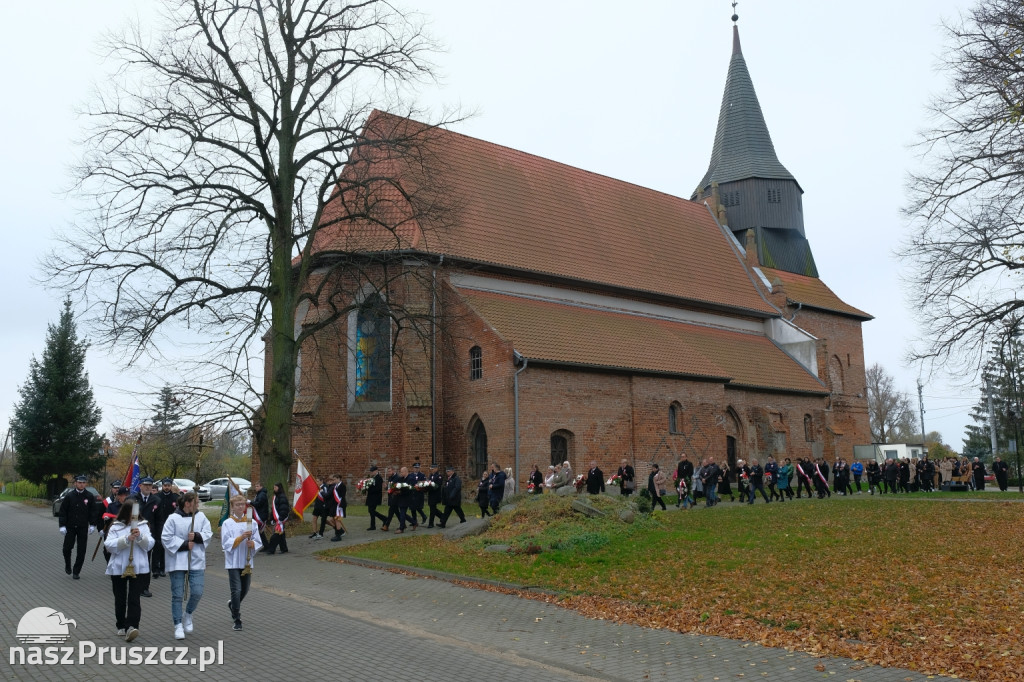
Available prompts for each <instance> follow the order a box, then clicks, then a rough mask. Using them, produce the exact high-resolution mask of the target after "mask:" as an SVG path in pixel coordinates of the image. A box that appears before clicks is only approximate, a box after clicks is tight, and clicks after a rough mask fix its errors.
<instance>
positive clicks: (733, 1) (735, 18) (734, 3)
mask: <svg viewBox="0 0 1024 682" xmlns="http://www.w3.org/2000/svg"><path fill="white" fill-rule="evenodd" d="M736 2H737V0H732V23H734V24H735V23H736V22H737V21H739V19H740V15H738V14H736Z"/></svg>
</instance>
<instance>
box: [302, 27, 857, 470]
mask: <svg viewBox="0 0 1024 682" xmlns="http://www.w3.org/2000/svg"><path fill="white" fill-rule="evenodd" d="M403 126H404V127H408V128H410V129H412V128H416V127H417V126H420V124H417V123H416V122H413V121H410V120H408V119H404V118H399V117H395V116H392V115H389V114H385V113H381V112H374V113H373V114H372V115H371V116H370V117H369V118H368V120H367V121H366V124H365V132H364V135H366V136H369V137H372V136H373V131H374V130H375V129H378V128H380V129H383V128H388V129H390V130H394V129H396V128H400V127H403ZM428 145H429V146H430V154H429V156H430V158H431V160H432V167H433V168H434V169H435V170H436V169H441V170H440V171H438V173H437V174H438V176H439V177H441V178H442V183H441V184H443V186H444V192H445V195H446V198H447V201H448V202H449V204H450V205H451V206H452V207H454V208H453V209H452V210H451V212H450V213H449V216H450V217H449V219H447V220H442V219H439V218H436V216H435V217H432V216H431V215H430V212H429V211H424V212H413V211H411V210H409V209H408V207H405V206H404V205H403V201H405V200H406V197H408V196H412V194H413V192H411V191H410V192H409V193H408V194H406V193H405V190H399V191H397V192H396V191H394V189H395V188H400V187H402V185H403V184H404V185H405V187H406V188H408V187H414V186H416V185H417V183H422V182H423V180H422V178H421V177H418V175H419V174H420V173H421V171H422V169H421V168H419V167H417V166H416V164H412V163H409V162H408V159H405V160H401V161H396V160H395V158H392V157H390V156H387V155H383V156H382V155H381V154H380V153H379V150H378V153H377V154H376V155H373V154H371V155H370V156H368V157H365V158H363V159H362V160H363V161H366V160H367V159H370V160H369V161H368V162H367V164H368V165H369V166H373V167H380V166H386V167H387V170H388V172H389V173H390V177H393V178H395V181H394V182H393V183H392V184H391V185H389V191H388V192H384V194H386V195H387V196H386V197H385V198H384V200H382V202H381V203H382V204H386V205H387V208H386V211H385V212H387V213H389V214H391V215H395V214H397V215H400V216H402V217H401V218H400V219H399V220H398V221H395V222H394V224H393V226H392V227H391V228H390V229H388V230H386V231H385V232H386V238H382V237H381V234H380V232H381V231H380V230H377V233H375V232H374V228H373V227H368V225H371V224H376V225H378V226H379V224H380V223H379V221H374V220H371V219H361V221H360V220H355V221H342V222H339V223H337V224H336V225H332V226H330V227H323V228H321V230H320V232H319V233H318V234H317V237H316V240H315V241H314V249H313V255H312V256H311V257H312V258H313V259H314V263H313V266H314V267H315V268H317V269H316V270H315V272H321V273H323V274H322V275H320V279H319V280H317V279H316V277H314V278H313V284H312V285H311V286H316V287H318V291H320V292H324V291H328V290H330V291H334V292H348V293H347V294H345V296H347V297H348V300H343V301H340V304H341V305H343V306H349V308H350V309H347V310H348V311H347V312H346V313H345V314H344V315H342V316H341V317H340V318H339V319H338V320H337V321H336V322H334V323H332V324H330V325H329V326H327V327H325V328H323V329H322V330H320V331H319V332H317V333H316V334H315V336H314V337H312V338H310V339H308V340H307V341H306V342H305V343H304V344H303V346H302V348H301V350H300V369H299V381H298V387H297V397H296V401H295V408H294V416H295V422H294V424H295V426H294V428H293V443H292V445H293V447H294V448H295V449H296V450H297V451H298V452H299V453H300V457H301V458H302V459H303V461H304V462H305V463H306V465H307V467H309V468H310V469H311V470H312V471H313V472H314V473H317V474H320V473H328V472H334V471H339V472H342V473H343V474H344V475H346V476H353V477H358V476H360V475H361V474H362V473H363V472H364V471H365V470H366V469H367V467H369V466H370V465H371V464H377V465H380V466H382V467H383V466H384V465H386V464H410V463H412V462H414V461H420V462H422V463H424V465H425V464H427V463H429V462H432V461H433V462H437V463H439V464H441V465H442V466H444V465H448V464H452V465H454V466H455V467H456V468H457V469H458V471H459V473H460V474H462V475H463V477H464V478H465V477H466V476H472V475H477V474H479V472H480V471H482V470H483V469H484V468H485V466H486V465H487V464H488V463H490V462H497V463H498V464H499V465H500V466H501V467H503V468H504V467H513V468H514V469H516V472H517V477H518V480H519V481H522V480H523V479H524V478H525V477H526V476H527V474H528V472H529V471H530V469H531V466H532V465H534V464H536V465H538V466H540V467H541V468H542V469H545V468H546V467H547V465H548V464H549V463H551V462H561V461H565V460H568V461H570V462H571V463H572V465H573V468H574V469H575V470H576V471H583V470H585V469H586V468H588V467H589V463H590V462H591V461H592V460H597V461H598V462H599V463H600V465H601V467H602V468H603V469H604V470H605V471H606V472H608V471H614V470H615V468H616V467H617V466H618V462H619V461H620V460H621V459H623V458H626V459H628V460H630V461H631V462H632V463H633V464H634V465H635V466H636V467H637V469H638V474H641V475H645V473H646V471H647V470H648V468H649V464H650V463H652V462H659V463H660V464H661V465H662V466H663V467H665V466H674V464H675V462H676V461H677V460H678V459H679V457H680V455H682V454H683V453H686V454H687V455H688V456H689V457H690V459H698V458H703V457H706V456H713V457H715V459H716V460H718V461H722V460H726V461H728V462H729V463H730V464H732V463H733V462H735V460H736V459H747V460H749V459H750V458H752V457H757V458H759V459H761V460H762V461H763V459H764V458H765V457H766V456H767V455H769V454H771V455H774V456H775V457H777V458H781V457H790V458H796V457H803V456H825V457H827V458H830V459H831V458H832V457H833V456H845V457H847V458H852V456H853V446H854V445H855V444H864V443H869V442H870V436H869V431H868V410H867V400H866V397H865V378H864V372H865V366H864V350H863V343H862V338H861V323H863V322H865V321H867V320H870V319H871V316H870V315H868V314H867V313H865V312H863V311H861V310H858V309H857V308H854V307H853V306H850V305H848V304H846V303H844V302H843V301H842V300H841V299H840V298H839V297H838V296H837V295H836V294H835V293H833V292H832V290H831V289H829V287H828V286H826V284H825V283H824V282H823V281H822V280H821V279H820V278H819V273H818V270H817V267H816V265H815V261H814V257H813V254H812V252H811V247H810V242H809V240H808V239H807V236H806V233H805V230H804V217H803V210H802V198H801V195H802V193H803V190H802V189H801V188H800V184H799V183H798V182H797V180H796V178H795V177H794V176H793V175H792V174H791V173H790V172H789V171H788V170H787V169H786V168H785V166H783V165H782V163H781V162H780V161H779V159H778V157H777V156H776V153H775V148H774V146H773V144H772V140H771V136H770V135H769V132H768V128H767V126H766V124H765V121H764V117H763V115H762V112H761V107H760V104H759V103H758V99H757V95H756V94H755V91H754V87H753V83H752V81H751V79H750V75H749V73H748V71H747V66H746V63H745V61H744V58H743V54H742V51H741V49H740V42H739V33H738V29H737V28H736V27H735V26H734V27H733V53H732V58H731V61H730V64H729V71H728V77H727V80H726V84H725V92H724V96H723V98H722V106H721V112H720V115H719V120H718V128H717V131H716V133H715V139H714V146H713V150H712V154H711V161H710V164H709V166H708V170H707V173H706V174H705V175H704V177H703V178H701V179H700V180H699V182H698V183H697V185H696V189H695V190H694V191H693V193H692V195H691V196H690V197H689V198H688V199H687V198H682V197H676V196H671V195H668V194H664V193H661V192H656V191H654V190H650V189H646V188H644V187H638V186H636V185H633V184H630V183H627V182H623V181H619V180H615V179H612V178H608V177H605V176H602V175H598V174H595V173H590V172H587V171H585V170H581V169H578V168H573V167H570V166H566V165H563V164H560V163H558V162H556V161H551V160H548V159H545V158H542V157H539V156H534V155H532V154H529V153H526V152H523V151H518V150H515V149H509V148H507V147H502V146H500V145H497V144H493V143H490V142H486V141H484V140H479V139H474V138H472V137H467V136H465V135H460V134H458V133H455V132H450V131H445V130H434V131H432V132H431V135H430V136H429V142H428ZM370 157H372V158H370ZM357 164H358V161H357V160H355V161H352V162H351V165H353V166H355V165H357ZM353 172H355V171H353ZM378 191H379V188H378ZM344 194H345V193H344V192H341V191H339V192H338V193H336V196H335V198H334V199H333V200H332V202H331V204H330V205H329V206H328V209H330V211H334V212H335V213H337V212H344V211H348V212H350V213H351V212H352V211H353V209H352V206H353V205H354V203H353V202H347V201H346V200H345V196H344ZM364 203H365V202H364ZM327 214H328V215H329V211H328V213H327ZM441 223H443V227H441V226H440V224H441ZM356 225H359V227H355V226H356ZM811 234H812V236H813V231H812V233H811ZM352 254H359V255H361V256H362V257H363V258H362V260H360V258H359V257H355V258H353V255H352ZM346 259H347V260H346ZM343 261H344V262H345V263H346V265H345V266H344V267H337V266H338V264H339V263H341V262H343ZM357 271H358V274H356V273H357ZM361 278H362V279H361ZM332 280H333V282H334V283H333V284H332V283H331V281H332ZM364 280H365V281H364ZM382 283H383V284H382ZM385 290H386V292H387V296H386V297H384V296H382V292H384V291H385ZM318 295H319V296H320V298H319V299H315V302H314V303H313V304H312V305H311V304H310V303H309V302H308V301H307V302H306V303H304V304H303V305H302V306H300V309H299V311H298V312H299V314H298V316H297V321H296V328H297V329H299V328H300V327H299V326H298V325H308V324H315V322H316V320H317V319H320V317H319V316H320V315H322V314H323V309H322V308H321V305H324V304H325V303H324V301H325V296H326V295H325V294H323V293H320V294H318ZM335 296H338V294H337V293H336V294H335ZM385 300H386V301H387V302H385ZM338 303H339V302H338V301H336V300H335V301H331V305H332V306H337V305H338ZM399 308H400V309H401V313H398V312H396V311H397V310H398V309H399ZM334 309H337V308H334Z"/></svg>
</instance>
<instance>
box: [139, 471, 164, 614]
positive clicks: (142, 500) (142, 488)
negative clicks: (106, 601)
mask: <svg viewBox="0 0 1024 682" xmlns="http://www.w3.org/2000/svg"><path fill="white" fill-rule="evenodd" d="M137 501H138V505H139V516H140V517H141V518H143V519H145V520H146V522H147V523H148V524H149V527H150V529H151V532H152V528H153V527H154V524H155V523H156V514H157V510H159V509H160V500H159V498H157V496H156V495H155V494H153V479H152V478H150V477H149V476H146V477H145V478H143V479H142V480H141V481H139V495H138V498H137ZM155 541H156V538H154V542H155ZM153 551H154V550H150V551H149V554H148V555H147V558H148V559H149V562H150V566H151V567H152V565H153ZM151 578H152V574H151V573H145V574H143V575H140V576H139V587H140V588H141V589H142V593H141V594H142V596H143V597H152V596H153V593H152V592H150V591H149V581H150V579H151Z"/></svg>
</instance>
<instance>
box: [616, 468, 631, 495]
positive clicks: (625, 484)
mask: <svg viewBox="0 0 1024 682" xmlns="http://www.w3.org/2000/svg"><path fill="white" fill-rule="evenodd" d="M615 475H616V476H619V477H621V478H622V485H621V486H620V487H619V494H620V495H624V496H627V497H628V496H629V495H632V494H633V491H634V490H636V470H634V469H633V467H631V466H629V461H628V460H625V459H624V460H622V463H621V464H619V470H618V471H616V472H615Z"/></svg>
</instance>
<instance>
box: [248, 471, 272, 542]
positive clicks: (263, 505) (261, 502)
mask: <svg viewBox="0 0 1024 682" xmlns="http://www.w3.org/2000/svg"><path fill="white" fill-rule="evenodd" d="M252 489H253V490H255V491H256V495H255V496H254V497H253V498H252V511H253V513H254V514H255V515H256V519H257V521H256V523H257V524H258V525H259V527H260V543H261V544H262V547H260V551H261V552H266V551H267V530H266V529H267V522H268V520H269V519H270V502H269V501H268V500H267V489H266V488H264V487H263V484H262V483H260V482H259V481H255V482H254V483H253V484H252Z"/></svg>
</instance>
